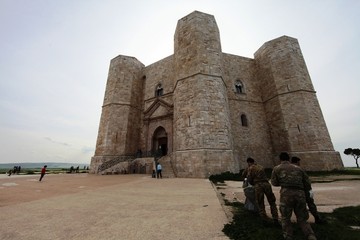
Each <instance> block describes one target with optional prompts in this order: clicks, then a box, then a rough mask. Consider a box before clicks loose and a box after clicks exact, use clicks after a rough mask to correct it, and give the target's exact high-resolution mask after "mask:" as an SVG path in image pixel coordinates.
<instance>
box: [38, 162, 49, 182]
mask: <svg viewBox="0 0 360 240" xmlns="http://www.w3.org/2000/svg"><path fill="white" fill-rule="evenodd" d="M46 168H47V165H45V166H44V167H43V168H42V169H41V176H40V179H39V181H40V182H41V180H42V179H43V177H44V176H45V173H46Z"/></svg>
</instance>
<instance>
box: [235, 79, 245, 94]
mask: <svg viewBox="0 0 360 240" xmlns="http://www.w3.org/2000/svg"><path fill="white" fill-rule="evenodd" d="M235 92H236V93H244V92H245V91H244V85H243V84H242V82H241V81H240V80H237V81H236V82H235Z"/></svg>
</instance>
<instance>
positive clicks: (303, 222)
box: [271, 152, 316, 240]
mask: <svg viewBox="0 0 360 240" xmlns="http://www.w3.org/2000/svg"><path fill="white" fill-rule="evenodd" d="M279 158H280V161H281V163H280V164H279V165H277V166H276V167H274V169H273V171H272V174H271V184H272V185H273V186H281V189H280V212H281V222H282V229H283V237H284V239H286V240H291V239H293V229H292V226H291V215H292V212H294V213H295V216H296V219H297V223H298V224H299V226H300V228H301V230H302V232H303V233H304V234H305V236H306V237H307V239H308V240H316V237H315V234H314V231H313V230H312V228H311V226H310V224H309V223H308V222H307V220H308V219H309V213H308V211H307V209H306V197H305V191H310V189H311V183H310V180H309V177H308V175H307V174H306V173H305V171H304V170H303V169H301V168H300V167H299V166H296V165H294V164H291V163H290V157H289V154H288V153H287V152H282V153H280V155H279Z"/></svg>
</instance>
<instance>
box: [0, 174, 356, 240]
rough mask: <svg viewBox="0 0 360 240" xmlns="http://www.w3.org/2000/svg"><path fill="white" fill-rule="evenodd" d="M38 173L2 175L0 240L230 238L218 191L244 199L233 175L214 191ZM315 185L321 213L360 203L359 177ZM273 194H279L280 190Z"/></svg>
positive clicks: (195, 183)
mask: <svg viewBox="0 0 360 240" xmlns="http://www.w3.org/2000/svg"><path fill="white" fill-rule="evenodd" d="M38 179H39V176H38V175H28V176H16V175H15V176H10V177H8V176H7V175H0V211H1V224H0V239H1V240H3V239H30V240H31V239H126V240H131V239H204V240H205V239H215V240H219V239H228V238H227V237H226V236H225V235H224V234H223V233H222V229H223V226H224V224H226V223H228V222H229V221H230V219H231V214H229V211H228V209H227V208H226V207H224V206H222V204H221V202H222V201H221V199H220V200H219V198H218V196H221V194H220V193H223V194H225V198H229V199H234V198H237V199H238V200H239V201H243V200H244V199H243V193H242V188H241V182H235V181H228V182H226V186H225V187H223V186H222V188H221V189H217V188H216V187H215V188H214V187H213V185H212V184H211V182H210V181H209V180H207V179H189V178H187V179H184V178H165V179H154V178H151V177H150V176H148V175H140V174H136V175H108V176H98V175H92V174H90V175H88V174H59V175H46V176H45V177H44V179H43V182H39V181H38ZM313 189H314V192H315V202H316V204H317V205H318V208H319V210H320V211H322V212H330V211H332V209H334V208H338V207H341V206H355V205H358V204H359V203H358V199H359V197H360V180H356V181H354V180H349V181H336V182H330V183H315V184H313ZM274 192H275V194H276V196H277V197H278V194H279V189H278V188H274ZM277 199H279V198H277ZM277 204H278V200H277ZM268 212H269V211H268ZM310 220H311V221H313V219H310Z"/></svg>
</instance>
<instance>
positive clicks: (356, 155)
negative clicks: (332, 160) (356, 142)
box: [344, 148, 360, 168]
mask: <svg viewBox="0 0 360 240" xmlns="http://www.w3.org/2000/svg"><path fill="white" fill-rule="evenodd" d="M344 153H345V154H346V155H352V156H353V157H354V159H355V163H356V167H357V168H359V163H358V159H359V157H360V149H358V148H354V149H352V148H347V149H345V151H344Z"/></svg>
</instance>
